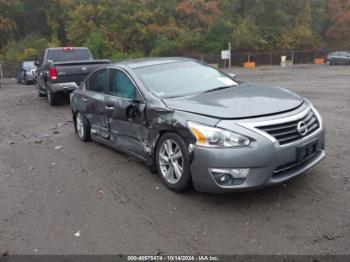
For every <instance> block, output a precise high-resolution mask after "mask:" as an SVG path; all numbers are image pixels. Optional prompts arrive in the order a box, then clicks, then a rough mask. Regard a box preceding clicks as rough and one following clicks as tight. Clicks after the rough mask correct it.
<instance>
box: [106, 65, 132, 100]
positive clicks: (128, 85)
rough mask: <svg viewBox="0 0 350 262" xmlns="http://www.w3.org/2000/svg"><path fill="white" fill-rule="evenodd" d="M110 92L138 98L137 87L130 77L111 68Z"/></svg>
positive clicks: (114, 94)
mask: <svg viewBox="0 0 350 262" xmlns="http://www.w3.org/2000/svg"><path fill="white" fill-rule="evenodd" d="M108 94H109V95H113V96H119V97H125V98H130V99H134V98H137V91H136V87H135V86H134V84H133V83H132V82H131V80H130V78H129V77H128V76H127V75H126V74H125V73H124V72H122V71H120V70H117V69H110V72H109V88H108Z"/></svg>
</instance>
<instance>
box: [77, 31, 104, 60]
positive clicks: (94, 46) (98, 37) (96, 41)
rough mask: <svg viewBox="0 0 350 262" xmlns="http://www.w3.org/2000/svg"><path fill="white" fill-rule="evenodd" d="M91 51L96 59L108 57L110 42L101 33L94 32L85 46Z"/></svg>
mask: <svg viewBox="0 0 350 262" xmlns="http://www.w3.org/2000/svg"><path fill="white" fill-rule="evenodd" d="M83 46H86V47H88V48H89V49H90V51H91V52H92V54H93V56H94V58H96V59H97V58H104V57H108V56H109V55H110V54H108V53H109V52H108V51H109V49H108V42H107V39H106V37H105V36H104V35H103V34H102V33H101V32H99V31H94V32H92V33H91V34H90V35H89V36H88V38H87V39H86V42H85V43H84V44H83Z"/></svg>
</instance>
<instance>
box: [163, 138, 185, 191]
mask: <svg viewBox="0 0 350 262" xmlns="http://www.w3.org/2000/svg"><path fill="white" fill-rule="evenodd" d="M189 163H190V155H189V152H188V149H187V144H186V143H185V141H184V140H183V138H182V137H180V136H179V135H177V134H175V133H166V134H164V135H163V136H162V137H161V138H160V140H159V142H158V145H157V149H156V166H157V170H158V174H159V176H160V178H161V179H162V182H163V183H164V184H165V185H166V186H167V187H168V188H169V189H171V190H173V191H175V192H183V191H187V190H189V189H190V188H191V185H192V180H191V174H190V169H189Z"/></svg>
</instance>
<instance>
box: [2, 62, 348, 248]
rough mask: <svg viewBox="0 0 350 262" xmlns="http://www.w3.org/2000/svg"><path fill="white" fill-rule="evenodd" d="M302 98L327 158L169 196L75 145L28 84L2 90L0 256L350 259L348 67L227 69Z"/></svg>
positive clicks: (126, 166)
mask: <svg viewBox="0 0 350 262" xmlns="http://www.w3.org/2000/svg"><path fill="white" fill-rule="evenodd" d="M233 71H234V72H235V73H236V74H237V75H238V76H239V78H241V79H244V80H249V81H255V82H264V83H271V84H274V85H278V86H281V87H285V88H288V89H290V90H293V91H296V92H297V93H299V94H300V95H302V96H305V97H306V98H308V99H310V100H311V101H312V102H313V104H314V105H315V106H316V108H317V109H319V111H320V113H321V114H322V116H323V117H324V119H325V125H326V150H327V154H328V155H327V158H326V159H325V160H324V161H322V162H321V163H320V164H319V165H318V166H316V167H314V168H313V169H311V170H310V171H308V172H307V173H305V174H303V175H302V176H299V177H297V178H295V179H293V180H291V181H289V182H288V183H285V184H282V185H279V186H274V187H270V188H265V189H262V190H258V191H253V192H246V193H234V194H225V195H210V194H203V193H198V192H189V193H185V194H177V193H174V192H171V191H169V190H168V189H167V188H165V186H163V185H162V183H161V181H160V179H159V178H158V177H157V176H156V175H153V174H151V172H150V171H149V169H148V168H147V167H146V166H145V165H144V164H142V163H141V162H138V161H136V160H134V159H132V158H130V157H128V156H126V155H124V154H122V153H119V152H116V151H114V150H112V149H109V148H107V147H105V146H102V145H99V144H96V143H93V142H90V143H83V142H81V141H80V140H79V139H78V138H77V136H76V135H75V133H74V130H73V123H72V120H71V112H70V107H69V105H68V104H67V105H63V106H59V107H50V106H49V105H48V103H47V101H46V100H45V99H44V98H39V97H38V95H37V90H36V89H35V87H34V86H25V85H18V84H16V83H15V80H11V79H6V80H2V88H0V252H1V253H5V252H8V253H10V254H184V253H185V254H350V249H349V247H350V201H349V200H350V176H349V170H350V135H349V134H350V67H346V66H332V67H326V66H312V65H300V66H293V67H290V68H279V67H258V68H256V69H251V70H246V69H241V68H235V69H233Z"/></svg>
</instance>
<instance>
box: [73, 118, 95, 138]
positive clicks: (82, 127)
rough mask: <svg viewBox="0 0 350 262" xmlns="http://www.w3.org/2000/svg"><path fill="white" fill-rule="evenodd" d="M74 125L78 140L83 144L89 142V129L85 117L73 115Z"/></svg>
mask: <svg viewBox="0 0 350 262" xmlns="http://www.w3.org/2000/svg"><path fill="white" fill-rule="evenodd" d="M74 123H75V130H76V132H77V134H78V137H79V139H80V140H81V141H84V142H88V141H90V139H91V138H90V136H91V133H90V132H91V129H90V124H89V121H88V120H87V119H86V117H85V116H84V115H83V114H82V113H80V112H78V113H76V114H75V121H74Z"/></svg>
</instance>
